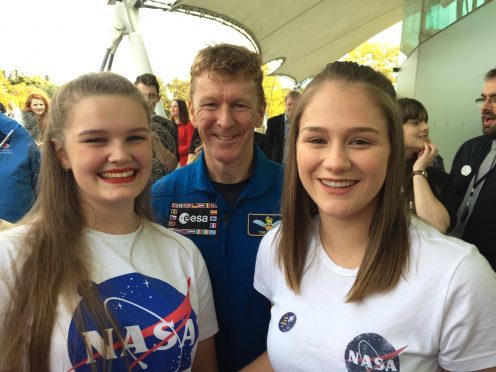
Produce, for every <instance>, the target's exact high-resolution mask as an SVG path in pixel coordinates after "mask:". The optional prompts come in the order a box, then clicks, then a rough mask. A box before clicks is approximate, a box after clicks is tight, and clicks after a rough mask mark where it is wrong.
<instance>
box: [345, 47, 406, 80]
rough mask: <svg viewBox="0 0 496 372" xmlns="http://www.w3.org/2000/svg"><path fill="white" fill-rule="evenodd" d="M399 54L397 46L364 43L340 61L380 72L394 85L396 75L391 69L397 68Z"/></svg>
mask: <svg viewBox="0 0 496 372" xmlns="http://www.w3.org/2000/svg"><path fill="white" fill-rule="evenodd" d="M399 54H400V47H399V46H395V45H391V44H389V43H385V44H381V43H369V42H365V43H363V44H361V45H359V46H358V47H356V48H355V49H354V50H352V51H351V52H349V53H348V54H346V55H345V56H344V57H343V58H342V60H343V61H353V62H357V63H359V64H361V65H366V66H370V67H372V68H373V69H375V70H377V71H380V72H382V73H383V74H384V75H386V76H387V77H388V78H389V79H390V80H391V81H392V82H393V84H394V85H396V73H395V72H393V68H394V67H397V66H398V58H399Z"/></svg>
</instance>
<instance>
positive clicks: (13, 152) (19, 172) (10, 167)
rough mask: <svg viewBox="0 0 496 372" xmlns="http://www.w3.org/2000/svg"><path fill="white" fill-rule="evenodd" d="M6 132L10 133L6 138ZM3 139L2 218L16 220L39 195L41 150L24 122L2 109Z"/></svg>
mask: <svg viewBox="0 0 496 372" xmlns="http://www.w3.org/2000/svg"><path fill="white" fill-rule="evenodd" d="M9 134H10V135H9ZM7 136H9V137H8V138H7V139H6V140H5V138H6V137H7ZM4 140H5V141H4ZM2 142H4V143H3V145H2V147H1V148H0V219H3V220H6V221H9V222H12V223H14V222H16V221H17V220H19V219H20V218H22V217H23V216H24V214H26V212H28V211H29V209H30V208H31V206H32V205H33V203H34V200H35V198H36V190H37V183H38V174H39V171H40V151H39V149H38V146H37V145H36V143H35V142H34V140H33V138H32V137H31V135H30V134H29V133H28V131H27V130H26V129H25V128H24V127H23V126H22V125H20V124H19V123H18V122H16V121H15V120H12V119H11V118H9V117H8V116H6V115H4V114H2V113H0V143H2Z"/></svg>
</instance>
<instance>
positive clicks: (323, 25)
mask: <svg viewBox="0 0 496 372" xmlns="http://www.w3.org/2000/svg"><path fill="white" fill-rule="evenodd" d="M402 9H403V0H178V1H176V2H175V3H174V4H173V5H172V10H178V11H183V12H184V11H185V12H190V13H191V14H203V15H204V16H210V17H219V18H220V19H221V20H223V21H226V22H228V23H231V24H234V25H236V26H238V27H241V28H242V29H244V30H245V31H246V32H247V33H248V34H249V35H250V36H251V37H252V39H253V41H254V43H255V45H256V46H257V48H258V49H259V52H260V53H261V54H262V59H263V62H264V63H266V62H269V61H271V60H274V59H276V58H283V59H284V63H283V64H282V66H281V67H280V68H279V69H277V70H276V71H275V73H276V74H282V75H287V76H289V77H291V78H293V79H294V80H295V81H296V82H301V81H302V80H304V79H305V78H307V77H310V76H312V75H314V74H316V73H317V72H319V71H320V70H321V69H322V68H323V67H324V65H325V64H327V63H329V62H332V61H335V60H337V59H339V58H341V57H342V56H343V55H345V54H346V53H348V52H349V51H351V50H353V49H354V48H355V47H357V46H358V45H360V44H361V43H362V42H364V41H366V40H368V39H369V38H371V37H372V36H374V35H376V34H377V33H379V32H381V31H383V30H385V29H386V28H388V27H389V26H392V25H393V24H395V23H397V22H399V21H400V20H401V18H402Z"/></svg>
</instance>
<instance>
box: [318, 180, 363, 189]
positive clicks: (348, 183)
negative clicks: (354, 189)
mask: <svg viewBox="0 0 496 372" xmlns="http://www.w3.org/2000/svg"><path fill="white" fill-rule="evenodd" d="M355 182H356V181H325V180H322V183H323V184H324V185H326V186H328V187H337V188H340V187H349V186H352V185H354V184H355Z"/></svg>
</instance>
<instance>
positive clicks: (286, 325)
mask: <svg viewBox="0 0 496 372" xmlns="http://www.w3.org/2000/svg"><path fill="white" fill-rule="evenodd" d="M295 324H296V315H295V314H294V313H291V312H289V313H286V314H284V315H283V316H282V317H281V319H280V320H279V330H280V331H281V332H288V331H290V330H291V329H292V328H293V327H294V325H295Z"/></svg>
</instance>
